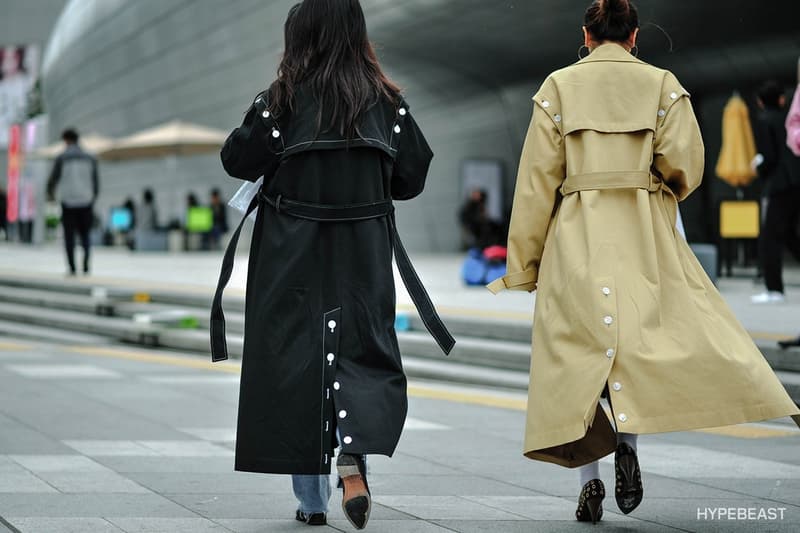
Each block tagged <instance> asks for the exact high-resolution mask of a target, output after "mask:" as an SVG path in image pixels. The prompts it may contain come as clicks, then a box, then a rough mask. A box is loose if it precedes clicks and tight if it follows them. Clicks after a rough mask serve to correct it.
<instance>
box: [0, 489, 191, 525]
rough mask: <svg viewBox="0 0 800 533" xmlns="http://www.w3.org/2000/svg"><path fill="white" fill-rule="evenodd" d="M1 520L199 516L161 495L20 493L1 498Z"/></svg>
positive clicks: (4, 495)
mask: <svg viewBox="0 0 800 533" xmlns="http://www.w3.org/2000/svg"><path fill="white" fill-rule="evenodd" d="M0 516H4V517H12V516H13V517H17V518H23V517H29V518H48V517H51V518H85V517H115V516H116V517H154V518H193V517H196V514H195V513H193V512H191V511H190V510H188V509H186V508H185V507H183V506H181V505H179V504H177V503H175V502H173V501H171V500H169V499H168V498H165V497H163V496H161V495H158V494H96V493H94V494H30V493H17V494H3V496H2V498H0ZM9 520H10V519H9ZM11 523H12V524H13V523H14V522H13V521H11Z"/></svg>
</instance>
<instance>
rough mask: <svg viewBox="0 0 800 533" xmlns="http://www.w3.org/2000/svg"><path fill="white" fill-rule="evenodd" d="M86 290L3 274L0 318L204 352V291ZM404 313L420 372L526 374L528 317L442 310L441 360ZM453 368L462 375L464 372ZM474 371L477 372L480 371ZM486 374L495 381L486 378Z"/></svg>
mask: <svg viewBox="0 0 800 533" xmlns="http://www.w3.org/2000/svg"><path fill="white" fill-rule="evenodd" d="M3 284H6V285H5V286H4V285H3ZM28 285H32V287H28ZM92 289H93V286H91V285H88V284H86V283H84V282H82V281H75V280H72V279H63V280H54V279H40V278H30V279H28V278H18V277H14V278H9V277H7V276H6V277H3V276H2V275H0V320H2V319H5V321H6V322H7V323H12V322H23V323H25V324H27V325H40V326H43V329H46V327H52V328H57V329H61V330H65V331H69V332H77V333H81V334H92V335H102V336H103V337H111V338H113V339H116V340H124V341H128V342H137V343H145V344H150V345H159V346H163V347H167V348H172V349H176V350H184V351H189V352H194V353H202V354H208V353H209V338H208V302H207V297H206V296H205V295H198V294H184V293H178V292H177V291H155V292H152V293H149V297H150V300H151V301H150V303H139V302H134V301H132V299H133V296H134V295H135V294H137V291H135V290H133V289H130V288H124V287H112V288H106V287H104V288H103V289H104V290H103V291H101V292H104V293H106V296H107V299H108V301H110V304H109V305H110V307H111V309H112V312H113V314H114V315H115V316H116V317H117V318H115V319H110V320H109V319H108V318H105V317H98V316H96V315H95V313H97V311H98V299H97V298H96V297H92V296H91V293H92ZM239 300H240V301H237V299H236V298H234V302H233V307H234V308H235V307H236V306H239V305H241V306H242V308H243V305H244V302H243V300H242V299H239ZM4 304H5V305H4ZM9 306H10V307H9ZM20 306H21V307H20ZM226 307H230V306H226ZM178 309H180V310H183V311H184V312H186V313H187V314H189V315H191V316H193V317H195V318H197V319H198V322H199V324H200V328H198V329H197V330H184V329H172V328H168V327H160V326H155V325H145V324H134V323H133V321H132V320H129V319H130V318H132V317H134V316H135V315H137V314H142V313H145V314H146V313H159V312H165V311H175V310H178ZM58 311H61V313H59V312H58ZM65 312H66V314H64V313H65ZM407 314H408V317H409V319H410V324H411V331H404V332H398V341H399V344H400V349H401V352H402V353H403V355H404V357H407V358H414V360H415V361H420V362H421V363H422V362H425V361H428V362H430V363H431V364H432V365H434V366H427V365H426V364H422V365H421V366H418V368H422V369H425V370H424V371H425V372H429V371H430V370H429V369H430V368H436V369H437V370H436V372H439V373H441V371H440V370H439V368H438V365H451V364H452V365H465V366H472V367H475V368H478V369H486V370H488V369H494V370H499V371H510V372H519V373H523V374H525V375H527V372H528V369H529V366H530V336H531V324H530V322H528V321H524V320H499V319H485V318H481V317H478V316H455V315H445V316H444V317H443V318H444V320H445V322H446V323H447V325H448V327H449V328H450V330H451V331H452V332H453V334H454V336H455V337H456V339H457V341H458V343H457V344H456V347H455V349H454V351H453V353H452V354H451V355H450V357H448V358H445V357H444V356H443V354H442V353H441V350H440V349H439V347H438V345H437V344H436V343H435V341H434V340H433V339H432V338H431V337H430V336H429V335H428V334H427V332H425V331H424V325H423V324H422V322H421V320H420V319H419V317H418V316H416V315H415V314H413V313H407ZM226 318H227V319H228V324H227V329H228V333H229V335H228V337H229V338H228V345H229V351H230V356H231V357H232V358H239V357H241V353H242V346H243V340H242V336H243V331H244V314H243V312H241V311H239V312H237V311H236V310H235V309H234V310H231V309H228V310H227V311H226ZM758 344H759V348H760V349H761V351H762V353H763V354H764V356H765V357H766V359H767V360H768V361H769V363H770V364H771V365H772V367H773V368H774V369H775V370H776V371H783V372H790V373H791V372H799V373H800V350H797V349H793V350H787V351H784V350H781V349H780V348H778V346H777V344H776V343H774V342H767V341H760V342H759V343H758ZM454 368H455V367H454ZM461 374H462V375H463V376H467V375H469V372H466V373H465V372H462V373H461ZM477 374H480V370H479V371H478V372H477ZM462 379H467V378H466V377H465V378H462ZM470 379H477V377H473V378H470ZM493 380H494V381H493V382H495V381H497V380H495V379H494V378H493ZM490 381H492V380H490ZM500 381H502V380H500ZM798 397H800V394H799V395H798Z"/></svg>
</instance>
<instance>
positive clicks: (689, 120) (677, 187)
mask: <svg viewBox="0 0 800 533" xmlns="http://www.w3.org/2000/svg"><path fill="white" fill-rule="evenodd" d="M653 168H654V169H655V171H656V173H657V174H658V175H659V176H660V177H661V179H662V180H664V183H666V184H667V186H668V187H669V188H670V189H671V190H672V191H673V192H674V193H675V196H676V197H677V198H678V201H683V200H684V199H686V197H688V196H689V195H690V194H691V193H692V192H693V191H694V190H695V189H697V187H699V186H700V184H701V183H702V181H703V170H704V168H705V148H704V146H703V137H702V135H701V134H700V126H699V125H698V123H697V117H696V116H695V114H694V110H693V109H692V103H691V101H690V100H689V96H688V94H683V95H681V96H680V97H679V98H678V99H677V100H676V101H675V102H674V103H673V104H672V105H671V106H670V108H669V109H668V110H666V115H665V116H664V117H663V120H662V121H661V123H660V125H659V127H658V130H657V131H656V135H655V141H654V145H653Z"/></svg>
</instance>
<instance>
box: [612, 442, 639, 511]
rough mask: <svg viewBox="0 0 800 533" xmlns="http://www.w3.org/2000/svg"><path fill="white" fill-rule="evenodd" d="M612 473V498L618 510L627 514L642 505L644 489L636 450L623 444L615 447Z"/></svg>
mask: <svg viewBox="0 0 800 533" xmlns="http://www.w3.org/2000/svg"><path fill="white" fill-rule="evenodd" d="M614 471H615V472H616V477H617V481H616V486H615V487H614V496H615V497H616V499H617V505H618V506H619V510H620V511H622V512H623V513H625V514H628V513H630V512H632V511H633V510H634V509H636V508H637V507H639V504H640V503H642V496H644V487H643V486H642V471H641V469H640V468H639V459H638V458H637V457H636V450H634V449H633V448H631V447H630V445H628V444H626V443H624V442H621V443H620V444H619V445H618V446H617V452H616V453H615V454H614Z"/></svg>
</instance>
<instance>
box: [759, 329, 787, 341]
mask: <svg viewBox="0 0 800 533" xmlns="http://www.w3.org/2000/svg"><path fill="white" fill-rule="evenodd" d="M748 333H750V336H751V337H753V340H757V341H785V340H789V339H796V338H797V334H796V333H795V334H789V335H784V334H782V333H764V332H761V331H748Z"/></svg>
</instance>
